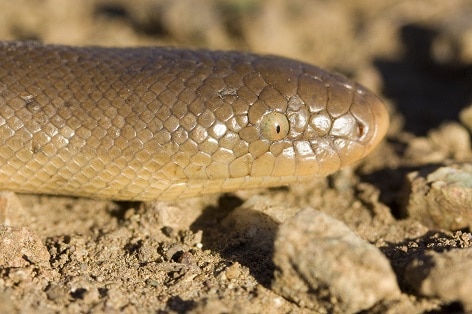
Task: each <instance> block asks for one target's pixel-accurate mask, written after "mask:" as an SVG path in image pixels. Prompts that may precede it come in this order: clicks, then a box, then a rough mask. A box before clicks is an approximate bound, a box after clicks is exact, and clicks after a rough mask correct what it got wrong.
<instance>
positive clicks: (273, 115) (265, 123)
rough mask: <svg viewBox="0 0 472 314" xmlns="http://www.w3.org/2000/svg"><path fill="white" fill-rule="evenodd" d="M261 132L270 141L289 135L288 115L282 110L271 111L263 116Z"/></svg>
mask: <svg viewBox="0 0 472 314" xmlns="http://www.w3.org/2000/svg"><path fill="white" fill-rule="evenodd" d="M260 127H261V134H262V136H263V137H265V138H266V139H268V140H270V141H278V140H281V139H283V138H284V137H286V136H287V134H288V131H289V130H290V124H289V122H288V119H287V116H285V115H284V114H283V113H280V112H275V111H274V112H269V113H267V114H265V115H264V117H262V121H261V124H260Z"/></svg>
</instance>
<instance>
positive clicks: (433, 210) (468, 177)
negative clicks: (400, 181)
mask: <svg viewBox="0 0 472 314" xmlns="http://www.w3.org/2000/svg"><path fill="white" fill-rule="evenodd" d="M405 189H406V190H407V191H408V193H409V197H408V201H407V204H406V208H405V210H406V214H407V215H408V216H409V217H411V218H413V219H416V220H418V221H419V222H421V223H422V224H424V225H426V226H428V227H430V228H433V229H438V228H439V229H446V230H458V229H463V228H467V227H468V228H471V227H472V164H453V165H450V166H446V167H440V168H437V169H434V168H430V167H429V168H426V167H425V168H423V169H421V170H420V171H415V172H411V173H409V174H408V175H407V183H406V187H405Z"/></svg>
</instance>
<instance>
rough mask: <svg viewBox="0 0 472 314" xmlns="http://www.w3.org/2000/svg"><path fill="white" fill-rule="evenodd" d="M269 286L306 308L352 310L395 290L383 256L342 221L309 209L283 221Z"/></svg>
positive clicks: (389, 296)
mask: <svg viewBox="0 0 472 314" xmlns="http://www.w3.org/2000/svg"><path fill="white" fill-rule="evenodd" d="M274 263H275V265H276V269H277V270H276V272H275V279H274V282H273V286H272V287H273V289H274V290H275V291H276V292H277V293H279V294H280V295H282V296H284V297H285V298H287V299H289V300H292V301H294V302H296V303H298V304H299V305H300V306H304V307H307V308H309V309H311V310H315V311H320V312H332V313H355V312H358V311H361V310H365V309H369V308H371V307H372V306H374V305H375V304H376V303H377V302H379V301H382V300H386V299H394V298H397V297H398V296H399V294H400V291H399V288H398V286H397V282H396V278H395V275H394V273H393V271H392V269H391V267H390V263H389V262H388V260H387V259H386V257H385V256H384V255H383V254H382V253H381V252H380V251H379V250H378V249H377V248H376V247H374V246H373V245H371V244H369V243H368V242H366V241H364V240H362V239H361V238H359V237H358V236H357V235H356V234H355V233H354V232H353V231H352V230H351V229H349V228H348V227H347V226H346V225H345V224H343V223H342V222H340V221H338V220H336V219H334V218H332V217H330V216H328V215H326V214H324V213H322V212H319V211H316V210H314V209H311V208H307V209H304V210H302V211H301V212H299V213H298V214H297V215H296V216H295V217H293V218H292V219H289V220H287V221H286V222H285V223H283V224H282V225H281V226H280V228H279V231H278V234H277V237H276V241H275V253H274Z"/></svg>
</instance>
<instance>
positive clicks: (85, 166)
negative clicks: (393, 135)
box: [0, 42, 388, 200]
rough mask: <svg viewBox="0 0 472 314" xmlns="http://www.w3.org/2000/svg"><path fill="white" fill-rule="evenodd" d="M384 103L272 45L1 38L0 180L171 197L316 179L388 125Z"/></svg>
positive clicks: (370, 145)
mask: <svg viewBox="0 0 472 314" xmlns="http://www.w3.org/2000/svg"><path fill="white" fill-rule="evenodd" d="M387 126H388V116H387V113H386V110H385V108H384V106H383V104H382V102H381V101H380V100H379V98H377V97H376V96H375V95H374V94H372V93H371V92H370V91H368V90H366V89H365V88H364V87H362V86H360V85H358V84H356V83H353V82H351V81H349V80H347V79H346V78H344V77H342V76H340V75H334V74H330V73H328V72H325V71H323V70H321V69H319V68H317V67H314V66H312V65H308V64H305V63H301V62H297V61H293V60H290V59H286V58H281V57H275V56H260V55H255V54H248V53H240V52H221V51H220V52H218V51H206V50H180V49H175V48H157V47H147V48H101V47H67V46H56V45H43V44H40V43H33V42H2V43H0V190H10V191H16V192H24V193H45V194H59V195H74V196H81V197H91V198H105V199H115V200H152V199H163V200H166V199H174V198H179V197H189V196H196V195H201V194H205V193H216V192H224V191H232V190H237V189H241V188H255V187H269V186H279V185H286V184H289V183H291V182H295V181H306V180H313V178H314V177H316V176H324V175H327V174H330V173H332V172H334V171H336V170H338V169H339V168H340V167H342V166H346V165H349V164H352V163H354V162H356V161H358V160H360V159H361V158H363V157H364V156H365V155H367V154H368V153H369V152H371V151H372V150H373V149H374V147H375V146H376V145H377V144H378V143H379V141H380V140H381V139H382V137H383V136H384V135H385V132H386V129H387Z"/></svg>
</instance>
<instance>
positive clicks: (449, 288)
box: [405, 248, 472, 313]
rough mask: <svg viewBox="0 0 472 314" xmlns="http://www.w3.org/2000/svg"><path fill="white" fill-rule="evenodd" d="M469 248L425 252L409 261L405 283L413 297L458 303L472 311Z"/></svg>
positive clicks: (470, 257)
mask: <svg viewBox="0 0 472 314" xmlns="http://www.w3.org/2000/svg"><path fill="white" fill-rule="evenodd" d="M471 269H472V248H467V249H454V250H451V251H449V252H444V253H437V252H434V251H429V252H427V253H426V254H425V255H424V256H423V257H421V258H417V259H415V260H413V261H412V262H410V264H409V265H408V266H407V267H406V270H405V280H406V282H407V284H408V285H409V286H410V287H411V288H412V289H413V290H414V291H416V293H417V294H419V295H421V296H425V297H430V298H439V299H441V301H443V302H444V303H451V302H460V303H462V306H463V308H464V310H465V311H466V312H467V313H470V312H471V311H472V298H471V296H470V291H472V272H471V271H470V270H471Z"/></svg>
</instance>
